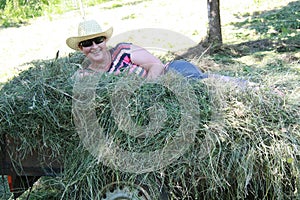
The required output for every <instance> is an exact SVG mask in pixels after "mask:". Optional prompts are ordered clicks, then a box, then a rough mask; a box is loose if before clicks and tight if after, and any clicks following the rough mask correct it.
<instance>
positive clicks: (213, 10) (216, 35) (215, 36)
mask: <svg viewBox="0 0 300 200" xmlns="http://www.w3.org/2000/svg"><path fill="white" fill-rule="evenodd" d="M207 12H208V33H207V38H206V41H207V42H208V43H209V44H212V45H213V46H221V45H222V43H223V41H222V32H221V17H220V0H207Z"/></svg>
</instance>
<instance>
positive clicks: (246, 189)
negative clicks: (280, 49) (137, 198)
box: [0, 54, 300, 199]
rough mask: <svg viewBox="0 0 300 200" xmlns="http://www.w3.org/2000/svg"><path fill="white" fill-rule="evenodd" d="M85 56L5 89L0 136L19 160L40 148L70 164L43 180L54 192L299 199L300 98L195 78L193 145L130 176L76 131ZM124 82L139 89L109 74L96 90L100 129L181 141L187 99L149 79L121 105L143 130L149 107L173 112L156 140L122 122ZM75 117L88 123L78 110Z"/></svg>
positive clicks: (140, 148) (140, 141) (140, 144)
mask: <svg viewBox="0 0 300 200" xmlns="http://www.w3.org/2000/svg"><path fill="white" fill-rule="evenodd" d="M81 62H82V55H81V54H74V55H71V56H70V57H68V58H63V59H59V60H56V61H37V62H33V63H32V65H33V66H32V68H30V69H28V70H27V71H25V72H22V73H21V74H20V75H19V76H17V77H15V78H14V79H12V80H11V81H10V82H8V83H7V84H6V85H5V86H4V87H3V88H2V89H1V96H0V104H1V109H0V117H1V118H0V123H1V127H0V133H1V134H7V135H8V136H9V137H10V138H11V140H13V141H14V145H15V146H11V149H10V152H11V158H12V159H13V160H14V162H15V164H16V165H18V162H20V160H21V159H22V158H26V156H27V155H28V154H31V153H32V152H38V153H39V155H40V158H39V159H40V160H41V162H45V158H44V157H43V156H44V155H47V157H50V158H53V159H55V160H59V161H60V162H61V163H62V164H63V167H64V173H63V174H62V175H59V176H57V177H55V178H51V179H46V180H45V181H44V183H43V185H44V186H45V188H47V189H48V190H49V193H51V195H53V196H55V197H56V198H58V199H60V198H61V199H101V198H104V197H105V194H106V193H107V192H108V191H111V190H112V188H109V187H108V185H110V184H111V185H113V184H112V183H115V185H118V184H119V185H122V183H124V182H126V183H132V184H133V183H135V184H136V185H142V186H143V187H144V188H147V191H148V192H149V193H150V194H151V195H152V198H153V199H157V198H159V197H158V196H159V194H160V192H161V190H162V188H164V189H165V190H167V191H168V192H169V195H170V197H171V198H172V199H201V198H203V199H243V198H251V197H253V198H266V199H272V198H276V199H289V198H297V197H299V188H300V182H299V179H298V177H299V175H300V174H299V173H300V172H299V170H300V169H299V144H300V133H299V116H300V115H299V104H297V102H296V103H295V102H293V103H292V102H289V101H288V99H285V98H284V97H280V96H278V95H276V94H274V92H273V91H272V90H270V89H266V88H262V89H260V90H253V88H249V89H247V88H245V89H243V90H241V89H240V88H237V87H235V86H233V85H232V84H231V83H224V82H221V81H219V80H210V79H208V80H206V81H205V82H191V83H189V84H190V85H191V86H192V88H193V92H194V94H196V96H197V98H196V99H197V102H196V103H197V105H195V106H197V107H198V108H199V111H200V112H199V116H198V117H199V124H198V125H197V126H198V131H197V133H196V135H195V138H194V142H193V143H192V145H190V146H189V148H188V149H186V151H185V153H184V154H183V155H181V156H180V157H179V158H177V159H174V160H172V162H170V163H168V165H162V166H160V167H159V168H158V169H156V170H155V171H147V172H144V173H141V174H139V173H132V172H124V171H122V170H119V169H118V168H114V167H113V166H111V165H106V164H104V163H103V162H101V160H99V158H96V157H95V156H94V155H92V154H91V153H90V152H89V151H88V149H87V148H86V146H85V144H84V143H83V142H82V138H80V137H79V135H78V129H76V123H77V122H78V121H76V120H78V119H74V118H73V115H72V107H73V106H74V104H73V103H74V102H73V101H74V99H75V100H78V99H79V100H82V99H80V98H79V97H78V96H74V94H73V89H74V88H73V87H74V83H75V82H74V76H73V75H74V73H75V71H76V70H77V69H78V65H77V64H78V63H81ZM120 80H121V81H122V84H123V86H124V87H126V86H128V87H129V86H131V85H130V83H131V82H130V79H129V78H128V79H127V78H126V77H121V76H120V77H116V76H102V77H101V80H99V83H98V85H97V86H96V88H92V89H93V90H94V92H95V93H92V94H93V95H94V97H95V98H94V100H95V101H94V102H93V103H94V104H89V109H90V110H93V111H95V114H96V116H97V119H98V121H97V123H98V125H99V126H101V127H102V128H103V130H104V132H105V133H106V135H105V136H106V137H107V138H110V139H111V140H110V141H112V142H113V143H114V144H118V145H119V147H120V148H121V149H125V150H127V151H134V152H152V151H155V150H159V149H162V148H163V147H164V146H165V145H167V144H168V143H169V142H170V140H172V139H174V138H176V134H174V132H176V131H177V130H178V129H179V127H180V126H179V124H180V123H181V122H182V121H181V120H182V117H185V116H182V112H181V107H180V102H179V101H178V99H177V98H174V93H172V91H170V90H167V89H166V88H165V87H161V85H160V84H144V85H143V87H140V88H138V89H137V90H136V92H135V93H132V94H130V95H128V96H127V97H130V101H128V102H126V101H123V102H125V103H127V104H128V105H127V108H128V109H129V111H130V112H129V113H128V112H127V113H128V115H130V116H128V117H129V118H130V119H131V120H132V121H133V122H135V123H134V125H135V126H142V127H143V126H146V125H148V124H149V123H150V122H152V121H151V120H153V118H151V116H152V111H151V109H154V110H155V109H156V111H155V112H158V113H161V114H162V115H163V118H166V120H163V119H161V120H162V121H163V125H162V126H163V128H162V129H161V130H160V132H158V133H157V134H155V135H154V136H149V135H147V137H134V136H133V135H134V134H133V135H131V134H130V130H131V128H132V127H130V126H132V124H131V123H124V124H125V127H123V128H122V129H121V128H120V127H119V125H120V124H119V123H118V122H117V121H116V120H114V119H115V118H114V117H115V115H114V112H113V109H114V108H113V107H112V106H111V103H112V100H111V96H113V95H116V94H114V91H115V89H116V88H118V87H120V85H118V84H120ZM176 84H182V82H181V81H178V82H174V85H175V86H176ZM87 91H88V90H87ZM81 94H82V93H81ZM83 94H85V93H83ZM86 94H87V95H89V94H88V92H87V93H86ZM116 97H118V96H116ZM81 98H82V97H81ZM185 98H189V96H185ZM191 98H192V97H191ZM187 103H188V102H187ZM192 103H195V102H192ZM298 103H299V102H298ZM125 106H126V104H125ZM160 110H162V111H160ZM73 111H74V107H73ZM79 114H80V113H79ZM77 117H79V121H80V115H77ZM84 117H86V115H85V116H84ZM157 117H159V116H157ZM74 120H75V121H74ZM85 120H86V118H85ZM159 120H160V119H159ZM159 120H156V121H159ZM126 126H129V127H126ZM124 129H126V130H127V132H126V131H124ZM49 152H50V153H49ZM115 187H116V186H115ZM53 191H55V192H53Z"/></svg>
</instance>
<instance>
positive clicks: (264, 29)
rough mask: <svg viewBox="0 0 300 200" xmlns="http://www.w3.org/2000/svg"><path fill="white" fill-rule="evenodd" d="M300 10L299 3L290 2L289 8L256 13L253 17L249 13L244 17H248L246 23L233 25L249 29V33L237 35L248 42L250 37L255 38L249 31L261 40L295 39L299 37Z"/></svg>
mask: <svg viewBox="0 0 300 200" xmlns="http://www.w3.org/2000/svg"><path fill="white" fill-rule="evenodd" d="M299 10H300V2H299V1H295V2H290V3H289V4H288V5H287V6H284V7H282V8H278V9H274V10H271V11H261V12H254V13H253V14H252V15H249V13H247V14H245V15H244V16H243V17H246V19H245V20H244V21H242V22H237V23H232V24H233V25H235V26H237V27H239V28H243V27H244V28H246V29H248V30H247V31H244V32H238V33H236V34H237V37H240V38H243V39H247V40H248V39H249V37H253V34H249V30H252V31H254V33H255V34H256V35H258V36H260V37H261V38H262V37H263V38H270V39H288V38H293V37H296V36H297V35H299V29H300V22H299V19H300V12H299ZM241 30H242V29H241ZM247 33H248V34H247ZM252 33H253V32H252Z"/></svg>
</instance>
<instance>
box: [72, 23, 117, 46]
mask: <svg viewBox="0 0 300 200" xmlns="http://www.w3.org/2000/svg"><path fill="white" fill-rule="evenodd" d="M112 33H113V28H112V27H110V28H109V29H107V30H106V31H104V32H101V33H95V34H92V35H85V36H78V37H70V38H68V39H67V40H66V43H67V45H68V46H69V47H70V48H71V49H74V50H76V51H78V50H80V48H79V47H78V44H79V43H80V42H82V41H85V40H89V39H92V38H95V37H100V36H104V37H106V39H109V38H110V37H111V36H112Z"/></svg>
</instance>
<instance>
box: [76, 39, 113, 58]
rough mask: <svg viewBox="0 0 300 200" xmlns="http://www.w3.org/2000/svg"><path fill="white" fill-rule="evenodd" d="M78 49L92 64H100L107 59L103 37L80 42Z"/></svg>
mask: <svg viewBox="0 0 300 200" xmlns="http://www.w3.org/2000/svg"><path fill="white" fill-rule="evenodd" d="M79 48H80V49H81V51H82V52H83V53H84V55H85V56H86V57H87V58H88V59H89V60H90V61H91V62H92V63H102V62H105V61H106V59H108V57H107V52H108V50H107V47H106V38H105V37H103V36H100V37H96V38H92V39H90V40H85V41H82V42H80V43H79Z"/></svg>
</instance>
